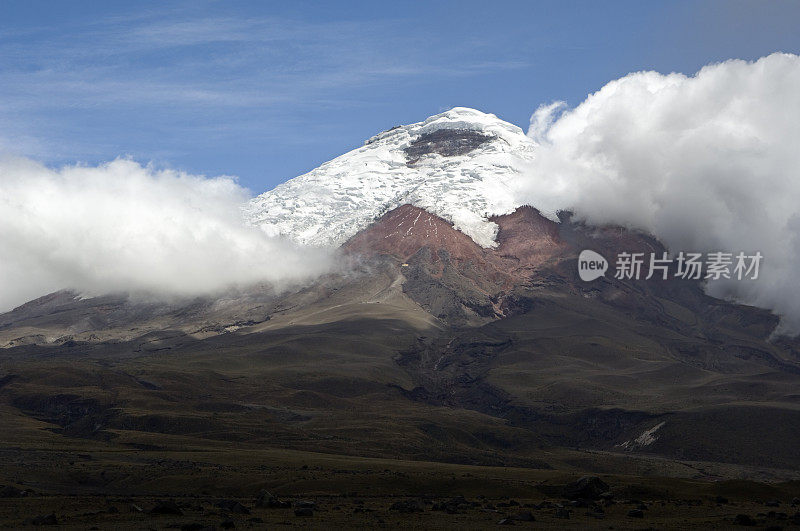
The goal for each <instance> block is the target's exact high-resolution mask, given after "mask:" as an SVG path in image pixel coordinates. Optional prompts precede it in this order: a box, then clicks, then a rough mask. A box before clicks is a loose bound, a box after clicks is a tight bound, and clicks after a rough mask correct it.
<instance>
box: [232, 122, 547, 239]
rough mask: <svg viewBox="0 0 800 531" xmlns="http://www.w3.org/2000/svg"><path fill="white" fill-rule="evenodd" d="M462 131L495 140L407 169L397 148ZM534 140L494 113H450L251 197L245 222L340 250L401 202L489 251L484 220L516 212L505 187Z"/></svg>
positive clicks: (491, 231)
mask: <svg viewBox="0 0 800 531" xmlns="http://www.w3.org/2000/svg"><path fill="white" fill-rule="evenodd" d="M440 129H468V130H472V131H478V132H482V133H485V134H488V135H491V136H492V137H494V138H493V139H492V140H491V141H489V142H486V143H484V144H482V145H481V146H479V147H478V148H476V149H475V150H473V151H471V152H469V153H467V154H465V155H460V156H453V157H444V156H441V155H438V154H430V155H425V156H423V157H422V158H420V160H419V161H417V162H416V163H415V164H413V166H409V165H407V164H406V162H407V160H406V156H405V153H404V151H403V150H404V148H406V147H408V146H409V144H410V143H411V142H412V141H413V140H414V139H416V138H417V137H419V136H420V135H422V134H427V133H431V132H434V131H437V130H440ZM536 145H537V144H536V142H534V141H533V140H532V139H531V138H529V137H528V136H526V135H525V133H524V132H523V131H522V129H520V128H519V127H517V126H515V125H512V124H510V123H508V122H504V121H503V120H500V119H499V118H497V117H496V116H495V115H493V114H486V113H483V112H480V111H477V110H475V109H468V108H465V107H456V108H453V109H451V110H449V111H447V112H444V113H441V114H437V115H435V116H431V117H430V118H428V119H427V120H425V121H423V122H419V123H416V124H411V125H405V126H401V127H397V128H395V129H392V130H389V131H384V132H383V133H380V134H378V135H376V136H374V137H372V138H371V139H369V140H367V142H366V143H365V145H364V146H362V147H360V148H358V149H355V150H353V151H350V152H349V153H345V154H344V155H341V156H340V157H337V158H335V159H333V160H331V161H329V162H326V163H324V164H323V165H321V166H320V167H318V168H316V169H314V170H312V171H311V172H309V173H306V174H305V175H301V176H299V177H296V178H294V179H291V180H290V181H287V182H285V183H283V184H281V185H279V186H277V187H276V188H274V189H273V190H271V191H269V192H266V193H264V194H261V195H260V196H258V197H256V198H254V199H253V200H252V201H251V202H250V203H249V204H248V205H247V207H246V209H245V211H246V215H247V217H248V219H249V220H250V222H251V223H252V224H254V225H256V226H258V227H260V228H261V229H262V230H264V231H265V232H266V233H267V234H269V235H271V236H274V235H286V236H288V237H290V238H292V239H294V240H295V241H297V242H299V243H303V244H311V245H321V246H324V245H333V246H336V245H341V244H342V243H344V242H345V241H346V240H347V239H348V238H350V237H352V236H353V235H355V234H356V233H357V232H358V231H360V230H362V229H364V228H366V227H367V226H369V225H370V224H371V223H372V222H373V221H375V220H376V219H377V218H378V217H380V216H381V215H383V214H385V213H386V212H388V211H390V210H392V209H394V208H397V207H399V206H401V205H404V204H411V205H414V206H417V207H420V208H423V209H425V210H427V211H429V212H431V213H433V214H436V215H437V216H439V217H441V218H443V219H445V220H447V221H449V222H451V223H453V226H454V227H455V228H456V229H458V230H460V231H462V232H464V233H465V234H467V235H468V236H469V237H471V238H472V239H473V240H474V241H475V242H476V243H478V244H479V245H481V246H483V247H495V246H496V245H497V244H496V242H495V237H496V236H497V225H496V224H495V223H492V222H490V221H489V220H488V218H489V216H492V215H502V214H509V213H511V212H513V211H514V209H515V208H516V207H517V206H519V205H518V204H516V202H515V200H514V197H515V195H516V194H515V192H514V190H513V189H512V183H513V182H514V180H515V179H516V178H517V177H518V176H519V175H520V174H521V173H522V172H523V170H524V168H526V167H527V165H528V164H529V163H530V162H531V161H532V160H533V154H534V151H535V148H536Z"/></svg>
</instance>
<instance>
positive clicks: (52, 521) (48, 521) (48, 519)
mask: <svg viewBox="0 0 800 531" xmlns="http://www.w3.org/2000/svg"><path fill="white" fill-rule="evenodd" d="M26 523H28V524H31V525H58V518H56V515H55V513H50V514H47V515H44V516H37V517H35V518H31V519H29V520H27V521H26Z"/></svg>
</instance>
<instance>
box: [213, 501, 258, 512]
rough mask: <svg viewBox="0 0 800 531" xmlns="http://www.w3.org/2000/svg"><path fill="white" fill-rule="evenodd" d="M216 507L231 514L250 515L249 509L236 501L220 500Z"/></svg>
mask: <svg viewBox="0 0 800 531" xmlns="http://www.w3.org/2000/svg"><path fill="white" fill-rule="evenodd" d="M216 506H217V507H219V508H220V509H223V510H225V511H228V512H229V513H233V514H250V509H248V508H247V507H245V506H244V505H242V504H241V503H239V502H238V501H236V500H221V501H218V502H217V503H216Z"/></svg>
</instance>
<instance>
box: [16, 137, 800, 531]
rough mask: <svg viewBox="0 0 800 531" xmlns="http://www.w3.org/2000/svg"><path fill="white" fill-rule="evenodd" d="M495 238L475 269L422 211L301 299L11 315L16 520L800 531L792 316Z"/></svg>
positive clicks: (599, 236)
mask: <svg viewBox="0 0 800 531" xmlns="http://www.w3.org/2000/svg"><path fill="white" fill-rule="evenodd" d="M456 148H457V146H456ZM456 148H454V149H456ZM493 221H494V222H495V223H496V224H497V225H498V235H497V242H498V245H497V247H496V248H494V249H484V248H481V247H479V246H478V245H476V244H475V243H474V242H473V241H472V240H471V239H470V238H468V237H467V236H465V235H464V234H463V233H461V232H459V231H456V230H455V229H453V227H452V226H451V225H450V224H449V223H447V222H446V221H444V220H442V219H440V218H438V217H436V216H434V215H432V214H430V213H428V212H426V211H424V210H421V209H419V208H416V207H413V206H410V205H405V206H402V207H399V208H397V209H394V210H392V211H390V212H388V213H386V214H385V215H384V216H383V217H382V218H381V219H379V220H376V222H375V223H374V224H373V225H372V226H370V227H369V228H368V229H366V230H364V231H362V232H361V233H359V234H357V235H356V236H354V237H353V238H352V239H351V240H350V241H348V242H347V243H346V244H345V245H344V247H343V250H342V251H343V253H342V262H343V264H345V265H344V266H343V267H342V269H341V271H340V272H338V273H335V274H330V275H328V276H327V277H325V278H322V279H319V280H318V281H317V282H316V283H314V284H313V285H311V286H304V287H297V288H295V289H289V290H287V291H285V292H280V293H278V292H275V291H273V290H271V289H270V288H269V287H266V286H265V287H258V288H254V289H252V290H249V291H247V292H235V293H233V292H232V293H228V294H225V296H221V297H218V298H214V299H196V300H191V301H171V302H164V301H163V300H162V301H160V300H147V299H144V298H142V297H141V296H129V295H125V294H119V295H109V296H105V297H97V298H91V299H81V298H80V297H78V296H77V295H76V294H74V293H70V292H66V291H65V292H58V293H54V294H51V295H48V296H46V297H43V298H41V299H37V300H35V301H32V302H30V303H28V304H26V305H24V306H21V307H19V308H17V309H15V310H13V311H12V312H9V313H6V314H3V315H0V347H2V348H0V422H1V423H2V424H0V425H1V426H2V434H3V435H2V437H1V438H0V453H2V455H3V465H2V467H0V485H3V486H4V487H0V522H2V523H4V524H5V525H7V526H9V527H14V528H15V527H22V526H25V525H34V524H37V523H38V524H47V523H52V522H54V521H55V522H57V523H58V525H60V526H63V527H65V528H73V529H88V528H92V527H96V528H99V529H124V528H131V529H139V528H157V529H161V528H168V527H173V528H180V529H202V528H210V526H215V527H216V528H218V529H219V528H230V527H231V526H235V527H237V528H257V529H261V528H275V527H294V526H303V527H315V528H326V529H329V528H340V527H357V528H374V527H419V528H443V529H444V528H453V527H460V528H476V529H477V528H485V527H492V526H494V525H499V524H501V523H502V524H508V523H511V524H515V525H521V526H531V527H559V528H561V527H566V528H570V527H572V528H581V529H584V528H601V527H602V528H609V527H614V528H622V529H628V528H631V529H634V528H635V529H639V528H714V527H716V528H731V527H738V526H740V525H750V524H753V525H760V526H771V527H772V528H778V527H781V528H791V527H792V526H800V514H799V512H800V506H798V505H800V499H798V497H800V455H798V452H797V448H798V442H799V441H800V385H798V384H799V383H800V350H798V343H797V342H796V340H794V339H789V338H771V334H772V331H773V330H774V328H775V326H776V324H777V318H776V317H775V316H774V315H772V314H770V313H769V312H767V311H764V310H759V309H756V308H752V307H747V306H742V305H737V304H732V303H730V302H726V301H721V300H718V299H714V298H711V297H709V296H707V295H705V293H704V291H703V286H702V284H701V283H699V282H694V281H686V280H679V279H670V280H650V281H645V280H639V281H620V280H616V279H614V278H613V277H612V276H611V275H608V276H607V277H604V278H600V279H598V280H596V281H593V282H589V283H586V282H582V281H580V280H579V279H578V278H577V268H576V260H577V254H578V253H579V252H580V251H581V250H582V249H585V248H589V249H593V250H595V251H597V252H600V253H601V254H603V255H604V256H606V257H611V256H613V255H615V254H616V253H617V252H618V251H621V250H625V251H646V252H650V251H656V252H660V251H661V250H663V247H662V246H661V244H660V243H659V242H658V241H656V240H654V239H653V238H651V237H649V236H647V235H645V234H641V233H637V232H635V231H630V230H627V229H624V228H620V227H590V226H586V225H584V224H582V223H579V222H575V221H573V220H572V218H571V217H570V215H569V214H566V213H565V214H564V215H563V216H562V218H561V220H560V222H553V221H550V220H548V219H546V218H544V217H542V216H541V215H540V214H539V213H538V212H537V211H536V210H535V209H533V208H530V207H522V208H520V209H518V210H517V211H516V212H514V213H512V214H509V215H505V216H498V217H495V218H493ZM581 478H583V479H582V480H581ZM579 480H581V481H579Z"/></svg>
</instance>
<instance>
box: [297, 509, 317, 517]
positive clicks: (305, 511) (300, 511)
mask: <svg viewBox="0 0 800 531" xmlns="http://www.w3.org/2000/svg"><path fill="white" fill-rule="evenodd" d="M294 515H295V516H314V509H312V508H310V507H297V508H296V509H295V510H294Z"/></svg>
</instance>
